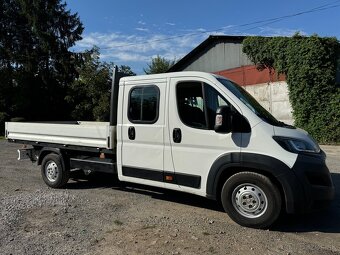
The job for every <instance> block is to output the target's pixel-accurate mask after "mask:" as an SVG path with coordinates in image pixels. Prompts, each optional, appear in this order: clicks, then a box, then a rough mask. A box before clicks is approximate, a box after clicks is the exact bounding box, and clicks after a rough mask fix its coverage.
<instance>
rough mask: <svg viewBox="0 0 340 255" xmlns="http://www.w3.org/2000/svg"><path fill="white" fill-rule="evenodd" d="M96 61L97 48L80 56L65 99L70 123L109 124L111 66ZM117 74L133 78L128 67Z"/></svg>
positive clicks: (123, 67) (98, 56) (97, 56)
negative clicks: (92, 121) (67, 104)
mask: <svg viewBox="0 0 340 255" xmlns="http://www.w3.org/2000/svg"><path fill="white" fill-rule="evenodd" d="M99 58H100V53H99V48H98V47H93V48H92V49H91V50H87V51H85V52H84V53H83V54H82V61H81V63H80V65H79V67H78V69H77V71H78V73H79V77H78V78H77V79H76V80H75V81H74V82H73V83H72V84H71V85H70V86H69V91H68V95H67V96H66V97H65V99H66V101H67V102H68V103H70V104H71V106H72V109H73V110H72V112H71V116H72V118H73V119H76V120H88V121H90V120H96V121H108V120H109V114H110V89H111V83H112V70H113V63H106V62H101V61H100V59H99ZM118 70H119V71H120V72H123V73H125V74H127V75H135V73H134V72H133V71H132V70H131V68H130V67H129V66H125V65H122V66H120V67H119V69H118Z"/></svg>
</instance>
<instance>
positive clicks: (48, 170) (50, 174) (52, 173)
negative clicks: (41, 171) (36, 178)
mask: <svg viewBox="0 0 340 255" xmlns="http://www.w3.org/2000/svg"><path fill="white" fill-rule="evenodd" d="M45 176H46V178H47V180H49V181H50V182H55V181H56V180H57V179H58V176H59V169H58V166H57V164H56V163H55V162H54V161H48V162H47V163H46V166H45Z"/></svg>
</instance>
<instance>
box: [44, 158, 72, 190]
mask: <svg viewBox="0 0 340 255" xmlns="http://www.w3.org/2000/svg"><path fill="white" fill-rule="evenodd" d="M41 175H42V178H43V180H44V182H45V183H46V184H47V186H49V187H51V188H62V187H63V186H65V184H66V183H67V182H68V180H69V178H70V171H69V169H67V168H65V167H64V164H63V161H62V157H61V156H59V155H57V154H54V153H51V154H48V155H46V156H45V157H44V159H43V161H42V163H41Z"/></svg>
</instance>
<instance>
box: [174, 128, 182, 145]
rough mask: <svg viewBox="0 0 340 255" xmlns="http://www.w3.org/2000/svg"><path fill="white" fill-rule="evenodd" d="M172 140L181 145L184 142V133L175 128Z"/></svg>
mask: <svg viewBox="0 0 340 255" xmlns="http://www.w3.org/2000/svg"><path fill="white" fill-rule="evenodd" d="M172 139H173V140H174V142H175V143H180V142H181V141H182V131H181V129H180V128H174V130H173V131H172Z"/></svg>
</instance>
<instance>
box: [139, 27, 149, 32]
mask: <svg viewBox="0 0 340 255" xmlns="http://www.w3.org/2000/svg"><path fill="white" fill-rule="evenodd" d="M136 30H138V31H141V32H148V31H149V29H147V28H143V27H136Z"/></svg>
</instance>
